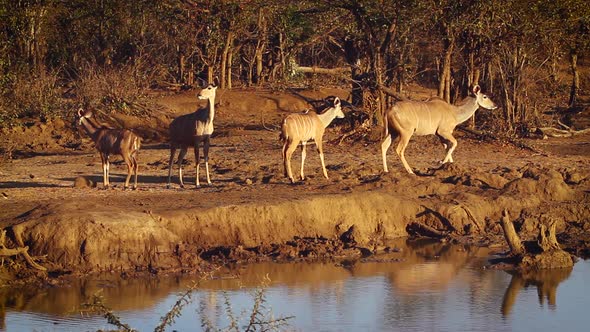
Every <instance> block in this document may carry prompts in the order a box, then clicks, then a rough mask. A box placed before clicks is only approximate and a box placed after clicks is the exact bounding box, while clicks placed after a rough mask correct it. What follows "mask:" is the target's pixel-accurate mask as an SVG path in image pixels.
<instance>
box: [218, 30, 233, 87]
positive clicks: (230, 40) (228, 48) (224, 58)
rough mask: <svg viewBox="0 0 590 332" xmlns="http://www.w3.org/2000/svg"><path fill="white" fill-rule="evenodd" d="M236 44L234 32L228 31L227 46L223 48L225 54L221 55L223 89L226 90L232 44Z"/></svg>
mask: <svg viewBox="0 0 590 332" xmlns="http://www.w3.org/2000/svg"><path fill="white" fill-rule="evenodd" d="M233 42H234V32H233V31H228V33H227V37H226V39H225V45H224V47H223V52H222V53H221V65H220V67H221V88H222V89H225V88H226V87H227V76H226V73H227V65H228V61H227V60H228V57H229V54H230V53H231V49H232V44H233Z"/></svg>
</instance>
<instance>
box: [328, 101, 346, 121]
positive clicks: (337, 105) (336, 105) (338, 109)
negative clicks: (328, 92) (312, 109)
mask: <svg viewBox="0 0 590 332" xmlns="http://www.w3.org/2000/svg"><path fill="white" fill-rule="evenodd" d="M330 99H331V97H328V98H326V99H324V100H325V101H326V102H327V103H329V104H331V105H330V108H329V109H328V110H327V111H326V112H330V111H332V109H334V114H336V116H335V117H336V118H338V119H342V118H343V117H344V112H342V103H341V102H340V98H338V97H334V101H330Z"/></svg>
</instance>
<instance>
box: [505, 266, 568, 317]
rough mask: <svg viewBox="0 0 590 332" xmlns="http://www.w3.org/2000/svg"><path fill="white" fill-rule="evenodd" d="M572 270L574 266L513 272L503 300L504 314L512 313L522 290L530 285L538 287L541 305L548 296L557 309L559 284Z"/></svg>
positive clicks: (548, 301) (551, 306)
mask: <svg viewBox="0 0 590 332" xmlns="http://www.w3.org/2000/svg"><path fill="white" fill-rule="evenodd" d="M571 272H572V268H564V269H545V270H539V271H524V272H516V273H514V274H512V280H510V284H509V285H508V288H507V289H506V293H505V294H504V299H503V301H502V308H501V310H502V315H503V316H507V315H509V314H510V311H511V310H512V307H513V306H514V303H515V302H516V298H517V297H518V293H520V290H521V289H523V288H527V287H528V286H530V285H533V286H536V287H537V294H538V295H539V304H540V305H543V303H544V299H545V298H547V303H548V304H549V308H551V309H555V304H556V298H557V286H559V284H560V283H561V282H562V281H564V280H566V279H567V278H569V276H570V274H571Z"/></svg>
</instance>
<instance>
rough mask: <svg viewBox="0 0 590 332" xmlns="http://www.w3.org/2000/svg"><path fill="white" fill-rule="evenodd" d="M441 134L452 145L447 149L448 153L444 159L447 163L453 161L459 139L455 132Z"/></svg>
mask: <svg viewBox="0 0 590 332" xmlns="http://www.w3.org/2000/svg"><path fill="white" fill-rule="evenodd" d="M438 134H439V135H440V136H442V137H443V138H444V139H445V140H447V141H448V142H449V143H450V147H448V150H447V155H446V156H445V159H443V161H442V163H443V164H444V163H447V162H451V163H452V162H453V151H455V148H456V147H457V140H456V139H455V138H454V137H453V134H451V133H438Z"/></svg>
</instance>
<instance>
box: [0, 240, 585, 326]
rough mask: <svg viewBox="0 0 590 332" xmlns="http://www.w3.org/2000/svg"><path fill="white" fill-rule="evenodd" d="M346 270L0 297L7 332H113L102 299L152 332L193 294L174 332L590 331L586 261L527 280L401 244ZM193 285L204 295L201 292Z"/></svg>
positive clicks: (83, 284)
mask: <svg viewBox="0 0 590 332" xmlns="http://www.w3.org/2000/svg"><path fill="white" fill-rule="evenodd" d="M392 248H393V250H392V251H391V252H390V253H388V254H385V255H380V256H376V257H373V258H371V259H366V260H362V261H347V262H344V263H334V262H330V263H281V264H279V263H260V264H251V265H245V266H238V267H233V268H230V269H227V270H226V269H224V270H220V271H219V272H217V273H216V274H215V277H214V278H213V279H212V280H200V279H199V278H198V277H186V276H185V277H169V276H167V277H151V278H147V279H131V280H129V279H127V280H126V279H122V278H119V277H117V276H114V275H102V276H98V277H93V278H89V279H83V280H79V281H75V282H72V284H71V285H69V286H68V287H56V288H46V289H27V288H23V289H1V290H0V301H1V302H0V304H1V306H0V324H1V325H0V330H1V331H97V330H113V329H115V328H116V327H115V326H113V325H110V324H109V323H108V322H107V320H106V319H105V318H103V317H102V316H101V315H97V314H95V313H92V312H85V311H84V310H83V308H84V305H83V304H84V303H88V302H90V301H91V299H92V297H93V296H94V295H98V296H100V297H101V299H102V303H103V304H104V305H105V306H106V307H108V308H110V309H111V310H112V312H113V314H114V315H116V316H117V317H119V319H120V321H121V322H122V323H124V324H127V325H128V326H129V327H131V328H133V329H136V330H139V331H153V330H154V328H155V327H157V326H158V325H159V324H160V323H161V318H162V317H163V316H164V315H165V314H166V313H167V312H169V311H170V309H171V308H173V306H174V305H175V303H177V301H178V300H179V299H180V298H181V295H182V294H183V293H186V291H187V290H188V289H189V288H190V287H195V290H194V291H193V292H190V293H189V296H185V297H184V298H183V301H181V302H180V303H182V308H181V310H180V311H179V316H178V317H176V318H175V320H174V322H173V323H171V324H170V325H168V326H167V329H166V330H167V331H174V330H175V331H200V330H204V329H205V328H206V327H208V326H209V327H213V328H216V329H221V330H224V329H226V328H228V327H231V326H233V325H237V326H238V327H239V328H240V330H245V328H246V326H248V324H250V322H251V317H252V316H253V315H252V313H253V312H255V313H256V315H254V316H256V319H257V321H256V322H258V323H261V324H267V325H266V327H272V324H275V327H278V328H279V329H280V330H287V331H536V330H539V331H555V330H561V331H582V330H586V329H587V328H588V326H589V325H590V315H589V314H588V308H590V288H589V287H587V285H588V284H590V261H583V260H580V261H578V262H577V263H576V264H575V266H574V267H573V269H566V270H552V271H544V272H538V273H528V274H525V275H519V274H511V273H508V272H505V271H499V270H493V269H487V268H485V266H486V264H487V258H489V255H490V254H493V253H491V252H490V251H489V250H488V249H483V248H469V247H464V246H454V245H449V244H440V243H416V242H413V243H406V242H405V241H400V242H397V243H396V244H394V245H393V246H392ZM195 285H197V286H195Z"/></svg>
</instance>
